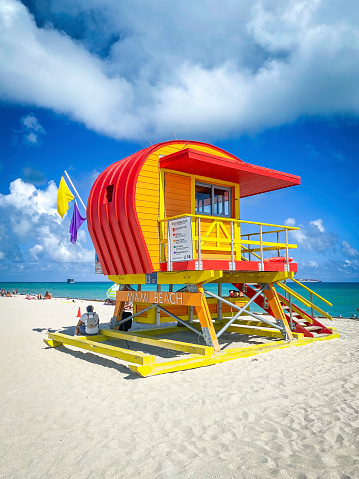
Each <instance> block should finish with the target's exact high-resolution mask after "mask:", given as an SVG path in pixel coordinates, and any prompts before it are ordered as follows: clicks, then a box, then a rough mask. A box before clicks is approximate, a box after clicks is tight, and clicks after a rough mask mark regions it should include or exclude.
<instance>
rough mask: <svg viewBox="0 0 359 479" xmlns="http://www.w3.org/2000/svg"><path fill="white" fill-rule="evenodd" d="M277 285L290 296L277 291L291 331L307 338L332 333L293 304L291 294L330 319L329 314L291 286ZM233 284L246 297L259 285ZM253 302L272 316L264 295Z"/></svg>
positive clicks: (250, 295)
mask: <svg viewBox="0 0 359 479" xmlns="http://www.w3.org/2000/svg"><path fill="white" fill-rule="evenodd" d="M295 283H298V284H299V285H301V286H302V287H303V288H304V289H306V290H308V291H310V292H311V294H312V295H313V294H314V295H315V296H317V297H318V298H320V299H321V300H322V301H325V302H326V303H327V304H329V305H331V303H329V302H328V301H327V300H325V299H324V298H321V296H319V295H318V294H317V293H315V292H314V291H312V290H310V289H309V288H307V287H306V286H303V285H302V284H301V283H299V282H298V281H295ZM277 285H278V286H280V287H281V288H282V289H284V290H285V291H286V292H287V293H288V296H289V298H290V300H289V299H287V298H286V297H285V296H282V295H281V294H279V293H277V294H278V298H279V301H280V303H281V306H282V309H283V312H284V314H285V317H286V319H287V321H288V324H289V326H290V328H291V330H292V331H293V332H296V333H302V334H303V335H304V337H308V338H318V337H322V336H323V337H324V336H328V335H331V334H333V332H332V331H331V330H330V329H329V328H327V327H326V326H324V325H323V324H321V323H320V322H319V321H318V320H317V319H315V318H314V317H313V316H311V315H310V314H308V313H306V312H305V311H303V310H302V309H301V308H299V307H298V306H297V305H295V304H294V303H293V302H292V300H291V297H292V296H293V297H294V298H295V299H296V300H297V301H299V302H301V303H302V304H304V305H305V306H307V307H310V308H312V309H315V310H317V311H318V312H320V314H322V315H323V316H325V317H327V318H328V319H330V320H331V319H332V317H331V316H330V315H329V314H327V313H325V312H324V311H323V310H322V309H320V308H318V307H317V306H315V305H314V304H313V303H312V302H311V301H308V300H307V299H305V298H303V297H302V296H301V295H300V294H298V293H297V292H295V291H293V290H292V289H291V288H289V287H288V286H286V285H284V284H283V283H276V286H277ZM233 286H234V287H235V288H237V289H238V290H239V291H241V292H243V294H245V295H246V296H247V297H248V298H252V297H253V296H254V295H255V294H256V293H257V291H258V289H259V288H260V286H259V285H255V284H253V285H249V284H244V283H237V284H233ZM254 303H256V304H257V305H258V306H259V307H260V308H262V309H263V310H264V311H265V312H266V314H268V315H270V316H272V317H273V318H274V314H273V311H272V310H271V308H270V306H269V304H268V302H267V301H266V298H265V296H264V295H260V296H258V297H257V298H256V299H255V300H254ZM274 321H275V320H274ZM260 326H264V327H267V328H268V325H267V324H265V323H262V324H261V325H260Z"/></svg>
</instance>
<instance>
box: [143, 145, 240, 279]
mask: <svg viewBox="0 0 359 479" xmlns="http://www.w3.org/2000/svg"><path fill="white" fill-rule="evenodd" d="M184 148H191V149H194V150H199V151H203V152H206V153H210V154H213V155H217V156H218V155H219V154H220V156H222V157H227V158H230V155H226V154H224V153H222V152H221V153H219V152H218V151H217V150H216V149H214V148H209V147H206V146H201V145H196V144H191V143H188V142H183V143H173V144H170V145H166V146H163V147H160V148H158V149H157V150H156V151H154V152H153V153H152V154H151V155H150V156H149V157H148V158H147V160H146V162H145V164H144V165H143V167H142V168H141V171H140V174H139V177H138V181H137V186H136V210H137V215H138V220H139V223H140V226H141V229H142V233H143V236H144V239H145V242H146V245H147V248H148V251H149V254H150V257H151V260H152V263H153V267H154V271H159V270H160V236H159V226H158V219H160V218H165V217H170V216H175V215H178V214H184V213H191V212H192V213H193V214H194V197H193V198H192V199H191V195H192V196H193V195H194V182H195V179H198V180H199V181H204V178H203V177H196V178H195V177H194V176H193V175H184V174H183V173H181V174H180V173H179V174H176V173H174V172H168V171H167V172H164V174H163V175H162V178H161V175H160V168H159V155H164V156H166V155H170V154H171V153H175V152H176V151H180V150H182V149H184ZM161 181H162V182H163V184H161ZM164 182H166V188H164ZM176 182H177V192H175V187H176ZM207 182H208V178H207ZM212 183H217V182H216V181H215V180H214V181H212ZM218 184H222V185H224V186H226V185H229V184H228V183H226V182H218ZM231 185H233V184H231ZM167 188H168V189H167ZM164 189H165V191H164V192H163V196H164V200H162V203H161V204H160V192H162V191H163V190H164ZM237 190H238V191H237ZM191 192H192V193H191ZM161 194H162V193H161ZM232 196H233V197H234V196H235V198H236V201H235V215H233V216H234V217H235V218H237V219H239V186H238V185H237V188H236V194H234V189H233V190H232ZM237 196H238V198H237ZM215 256H217V255H216V254H215ZM226 256H227V255H226ZM202 257H203V259H205V258H206V257H207V254H205V255H203V256H202ZM210 257H213V253H212V256H211V255H210ZM221 258H222V259H223V255H222V256H221Z"/></svg>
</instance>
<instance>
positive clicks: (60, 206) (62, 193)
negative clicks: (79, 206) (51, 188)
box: [57, 176, 75, 218]
mask: <svg viewBox="0 0 359 479" xmlns="http://www.w3.org/2000/svg"><path fill="white" fill-rule="evenodd" d="M73 199H75V197H74V196H72V193H71V191H70V190H69V187H68V186H67V184H66V182H65V180H64V177H63V176H61V181H60V185H59V191H58V193H57V212H58V214H59V215H60V216H61V218H63V217H64V214H65V213H66V211H67V210H68V209H69V201H71V200H73Z"/></svg>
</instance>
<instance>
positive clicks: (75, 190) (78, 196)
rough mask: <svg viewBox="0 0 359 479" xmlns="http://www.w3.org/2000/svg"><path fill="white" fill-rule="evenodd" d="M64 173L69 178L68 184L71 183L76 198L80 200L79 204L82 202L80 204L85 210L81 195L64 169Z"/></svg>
mask: <svg viewBox="0 0 359 479" xmlns="http://www.w3.org/2000/svg"><path fill="white" fill-rule="evenodd" d="M64 173H65V175H66V176H67V179H68V180H69V182H70V185H71V186H72V188H73V189H74V192H75V194H76V196H77V198H78V199H79V200H80V201H81V204H82V206H83V207H84V208H85V211H86V206H85V205H84V202H83V201H82V199H81V196H80V195H79V194H78V192H77V189H76V188H75V186H74V184H73V183H72V181H71V179H70V177H69V175H68V174H67V171H66V170H64Z"/></svg>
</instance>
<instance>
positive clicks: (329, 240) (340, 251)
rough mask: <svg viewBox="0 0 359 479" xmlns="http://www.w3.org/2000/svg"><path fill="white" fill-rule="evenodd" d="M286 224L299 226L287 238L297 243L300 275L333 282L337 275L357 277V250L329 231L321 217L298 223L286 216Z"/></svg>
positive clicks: (358, 267) (295, 252)
mask: <svg viewBox="0 0 359 479" xmlns="http://www.w3.org/2000/svg"><path fill="white" fill-rule="evenodd" d="M285 224H286V225H287V226H292V227H293V226H294V227H299V228H300V229H299V230H293V231H291V232H290V233H289V237H290V240H291V241H292V242H293V243H296V244H297V246H298V250H293V255H294V256H295V257H296V260H297V261H298V264H299V268H298V273H299V275H300V276H301V277H302V278H305V277H307V278H313V277H314V278H316V277H318V278H319V279H322V280H323V281H326V280H327V281H333V275H335V274H336V275H337V279H338V281H342V280H343V279H346V280H348V281H355V280H356V279H357V277H358V274H359V251H358V250H357V249H355V248H354V247H352V246H351V245H350V243H349V242H348V241H342V240H340V239H339V238H338V236H337V235H336V234H334V233H332V232H331V231H328V230H327V228H325V226H324V222H323V220H322V219H320V218H319V219H316V220H312V221H309V223H308V224H299V225H297V222H296V220H295V218H287V219H286V221H285Z"/></svg>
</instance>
